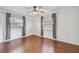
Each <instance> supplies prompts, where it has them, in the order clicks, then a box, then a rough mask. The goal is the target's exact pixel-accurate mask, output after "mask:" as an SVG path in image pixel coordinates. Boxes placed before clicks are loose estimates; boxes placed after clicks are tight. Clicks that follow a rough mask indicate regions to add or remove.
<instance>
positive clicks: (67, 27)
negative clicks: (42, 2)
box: [0, 6, 79, 53]
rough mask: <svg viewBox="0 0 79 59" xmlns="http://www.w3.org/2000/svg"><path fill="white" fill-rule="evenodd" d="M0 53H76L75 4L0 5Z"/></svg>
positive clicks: (78, 22)
mask: <svg viewBox="0 0 79 59" xmlns="http://www.w3.org/2000/svg"><path fill="white" fill-rule="evenodd" d="M0 53H79V6H0Z"/></svg>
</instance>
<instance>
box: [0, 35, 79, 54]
mask: <svg viewBox="0 0 79 59" xmlns="http://www.w3.org/2000/svg"><path fill="white" fill-rule="evenodd" d="M0 52H1V53H79V46H77V45H73V44H69V43H65V42H61V41H56V40H53V39H52V40H51V39H48V38H43V37H40V36H35V35H31V36H28V37H24V38H20V39H15V40H11V41H8V42H4V43H0Z"/></svg>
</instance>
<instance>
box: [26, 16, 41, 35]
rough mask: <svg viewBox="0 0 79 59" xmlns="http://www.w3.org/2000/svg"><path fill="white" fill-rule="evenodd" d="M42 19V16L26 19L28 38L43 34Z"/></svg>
mask: <svg viewBox="0 0 79 59" xmlns="http://www.w3.org/2000/svg"><path fill="white" fill-rule="evenodd" d="M40 22H41V19H40V16H36V15H35V16H28V17H26V36H29V35H38V36H40V34H41V23H40Z"/></svg>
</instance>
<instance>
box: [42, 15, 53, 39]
mask: <svg viewBox="0 0 79 59" xmlns="http://www.w3.org/2000/svg"><path fill="white" fill-rule="evenodd" d="M41 20H42V21H41V24H42V26H41V28H42V30H41V31H42V32H41V33H42V34H43V36H44V37H47V38H53V27H52V25H53V20H52V17H51V15H50V16H49V15H48V16H43V17H42V18H41Z"/></svg>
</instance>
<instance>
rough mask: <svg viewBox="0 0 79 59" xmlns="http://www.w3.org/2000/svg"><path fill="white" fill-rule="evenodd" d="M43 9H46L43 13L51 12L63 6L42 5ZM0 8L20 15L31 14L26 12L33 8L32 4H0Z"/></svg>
mask: <svg viewBox="0 0 79 59" xmlns="http://www.w3.org/2000/svg"><path fill="white" fill-rule="evenodd" d="M42 8H43V9H45V10H47V12H46V13H44V15H48V14H51V13H53V12H54V11H55V10H59V9H61V8H64V6H42ZM0 10H5V11H7V12H11V13H16V14H20V15H32V14H29V13H28V12H30V11H32V10H33V6H0Z"/></svg>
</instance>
